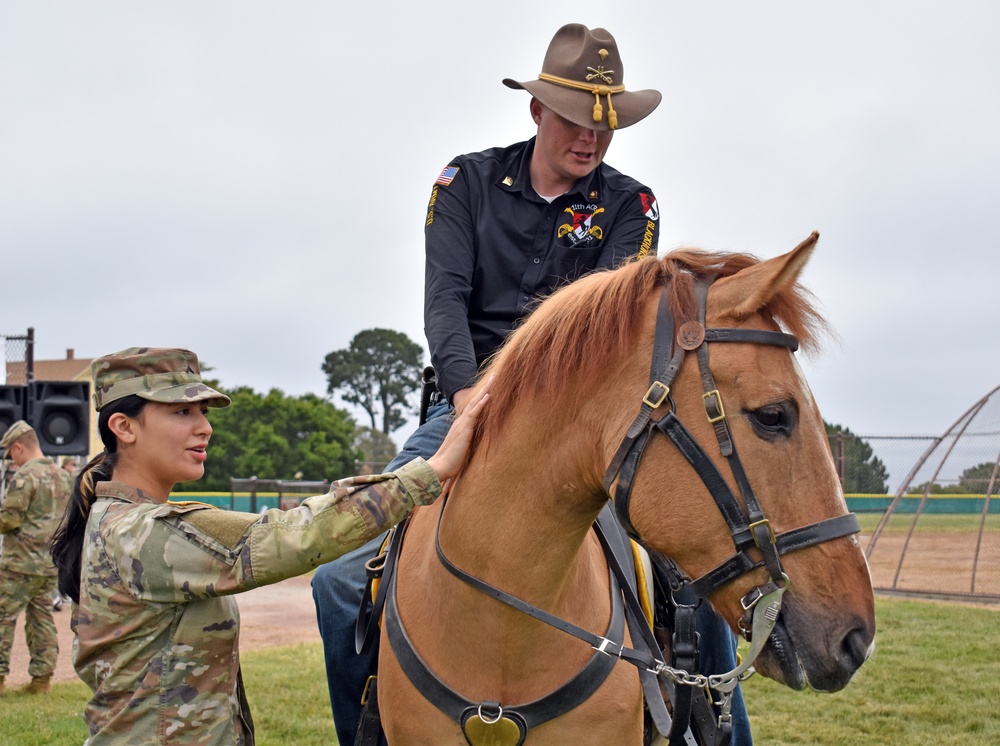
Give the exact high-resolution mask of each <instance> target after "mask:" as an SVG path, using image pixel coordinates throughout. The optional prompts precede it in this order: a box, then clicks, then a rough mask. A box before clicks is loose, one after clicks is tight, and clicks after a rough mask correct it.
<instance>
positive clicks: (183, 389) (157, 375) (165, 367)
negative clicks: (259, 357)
mask: <svg viewBox="0 0 1000 746" xmlns="http://www.w3.org/2000/svg"><path fill="white" fill-rule="evenodd" d="M90 370H91V373H93V375H94V408H95V409H97V410H98V411H100V409H101V407H103V406H104V405H105V404H107V403H108V402H112V401H115V400H116V399H123V398H124V397H126V396H130V395H132V394H135V395H136V396H138V397H141V398H143V399H148V400H149V401H155V402H160V403H163V404H179V403H181V402H197V401H203V402H205V403H206V404H208V406H210V407H228V406H229V404H230V400H229V397H228V396H226V395H225V394H220V393H219V392H218V391H216V390H215V389H213V388H212V387H211V386H209V385H207V384H205V383H203V382H202V380H201V368H199V367H198V356H197V355H195V354H194V353H193V352H191V351H190V350H180V349H170V348H165V347H129V348H128V349H127V350H122V351H121V352H116V353H114V354H113V355H105V356H104V357H99V358H97V359H96V360H95V361H94V362H92V363H91V364H90Z"/></svg>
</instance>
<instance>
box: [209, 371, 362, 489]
mask: <svg viewBox="0 0 1000 746" xmlns="http://www.w3.org/2000/svg"><path fill="white" fill-rule="evenodd" d="M209 385H211V386H213V387H214V388H216V389H218V390H219V391H222V392H223V393H225V394H226V395H228V396H229V397H230V398H231V399H232V400H233V405H232V406H231V407H228V408H226V409H212V410H210V411H209V419H210V421H211V423H212V428H213V433H212V440H211V443H210V444H209V447H208V461H207V462H206V463H205V476H204V477H203V478H202V479H201V480H200V481H199V482H198V484H197V488H198V489H202V490H206V491H209V492H228V491H229V478H230V477H251V476H257V477H260V478H261V479H293V478H294V476H295V474H296V472H302V478H303V479H305V480H308V481H322V480H324V479H326V480H329V481H333V480H335V479H341V478H343V477H346V476H350V475H351V474H353V473H354V461H355V459H357V458H358V457H359V456H360V453H359V452H358V451H357V450H355V448H354V446H353V440H354V429H355V426H354V421H353V420H352V419H351V416H350V415H349V414H348V413H347V412H345V411H344V410H342V409H338V408H337V407H335V406H334V405H333V404H332V403H331V402H329V401H327V400H326V399H324V398H322V397H320V396H317V395H315V394H305V395H303V396H299V397H290V396H286V395H285V394H284V393H282V392H281V391H280V390H279V389H271V390H270V391H269V392H268V393H267V394H259V393H257V392H256V391H254V390H252V389H250V388H249V387H246V386H243V387H239V388H235V389H228V390H227V389H224V388H222V387H220V386H219V385H218V384H217V383H210V384H209Z"/></svg>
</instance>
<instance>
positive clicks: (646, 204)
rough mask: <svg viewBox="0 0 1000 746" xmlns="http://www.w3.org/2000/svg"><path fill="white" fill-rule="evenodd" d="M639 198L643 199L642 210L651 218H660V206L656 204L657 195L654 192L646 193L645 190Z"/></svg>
mask: <svg viewBox="0 0 1000 746" xmlns="http://www.w3.org/2000/svg"><path fill="white" fill-rule="evenodd" d="M639 199H641V200H642V211H643V213H644V214H645V215H646V217H647V218H649V219H650V220H659V219H660V208H659V207H657V206H656V197H654V196H653V195H652V194H646V193H645V192H640V193H639Z"/></svg>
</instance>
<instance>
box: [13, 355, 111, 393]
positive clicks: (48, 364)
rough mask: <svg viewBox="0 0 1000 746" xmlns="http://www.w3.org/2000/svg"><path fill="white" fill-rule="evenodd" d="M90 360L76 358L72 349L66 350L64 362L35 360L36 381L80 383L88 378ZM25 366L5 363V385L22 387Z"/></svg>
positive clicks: (19, 363) (20, 362)
mask: <svg viewBox="0 0 1000 746" xmlns="http://www.w3.org/2000/svg"><path fill="white" fill-rule="evenodd" d="M91 361H92V358H80V357H76V356H75V355H74V353H73V350H72V349H69V350H66V358H65V359H64V360H36V361H35V380H36V381H81V380H84V379H89V378H90V363H91ZM25 376H26V366H25V364H24V361H18V362H16V363H11V362H8V363H7V384H8V385H9V386H23V385H24V383H25Z"/></svg>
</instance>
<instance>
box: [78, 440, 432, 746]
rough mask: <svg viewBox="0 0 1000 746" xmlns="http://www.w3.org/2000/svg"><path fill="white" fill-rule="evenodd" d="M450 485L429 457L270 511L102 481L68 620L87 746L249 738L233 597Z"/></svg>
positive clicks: (374, 530)
mask: <svg viewBox="0 0 1000 746" xmlns="http://www.w3.org/2000/svg"><path fill="white" fill-rule="evenodd" d="M440 491H441V485H440V483H439V482H438V479H437V477H436V476H435V474H434V472H433V471H432V470H431V469H430V467H429V466H428V465H427V464H426V462H424V461H423V460H422V459H417V460H416V461H413V462H411V463H410V464H407V465H406V466H404V467H403V468H401V469H399V470H398V471H397V472H395V473H394V474H377V475H366V476H359V477H352V478H349V479H344V480H342V481H340V482H337V483H335V484H334V485H333V486H332V488H331V490H330V492H328V493H327V494H325V495H319V496H315V497H310V498H308V499H306V500H304V501H303V502H302V504H301V505H300V506H299V507H298V508H295V509H293V510H289V511H280V510H269V511H267V512H266V513H264V514H263V515H257V514H249V513H237V512H232V511H225V510H217V509H214V508H211V507H210V506H206V505H202V504H199V503H166V504H164V503H158V502H155V501H153V500H152V499H150V498H149V497H147V496H146V495H144V494H143V493H142V492H141V491H139V490H136V489H135V488H133V487H130V486H127V485H125V484H122V483H118V482H100V483H98V484H97V488H96V493H97V497H96V499H95V503H94V506H93V508H92V511H91V514H90V518H89V520H88V523H87V532H86V538H85V541H84V547H83V558H84V560H83V567H82V572H81V585H80V588H81V593H80V605H79V606H78V607H75V608H74V610H73V621H72V625H73V629H74V631H75V632H76V640H75V642H74V650H73V664H74V666H75V667H76V671H77V673H78V674H79V676H80V678H82V679H83V680H84V681H85V682H86V683H87V684H88V685H89V686H90V688H91V689H92V690H93V692H94V696H93V698H92V699H91V701H90V702H89V704H88V705H87V708H86V712H85V719H86V721H87V725H88V728H89V731H90V740H89V741H88V746H99V745H100V744H129V745H130V746H131V745H133V744H166V743H171V744H199V745H203V744H220V745H221V744H227V745H231V744H246V745H250V744H253V742H254V736H253V722H252V719H251V717H250V710H249V707H248V705H247V701H246V697H245V695H244V691H243V684H242V679H241V676H240V662H239V649H238V642H239V610H238V608H237V605H236V601H235V599H234V598H232V596H231V595H230V594H234V593H239V592H241V591H246V590H250V589H252V588H256V587H258V586H261V585H267V584H269V583H275V582H277V581H279V580H283V579H285V578H289V577H292V576H295V575H299V574H302V573H305V572H308V571H310V570H312V569H313V568H315V567H317V566H318V565H320V564H322V563H324V562H328V561H330V560H332V559H334V558H336V557H338V556H340V555H341V554H343V553H345V552H346V551H349V550H350V549H353V548H355V547H358V546H361V545H362V544H364V543H365V542H367V541H368V540H369V539H371V538H373V537H375V536H377V535H379V534H381V533H383V532H384V531H385V530H386V529H387V528H388V527H390V526H392V525H394V524H395V523H397V522H398V521H399V520H400V519H401V518H402V517H403V516H404V515H405V514H406V513H408V512H409V510H410V509H411V508H412V507H413V506H414V505H422V504H426V503H429V502H432V501H433V500H434V499H435V498H436V497H437V495H438V494H439V493H440Z"/></svg>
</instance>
